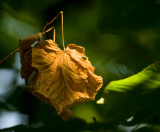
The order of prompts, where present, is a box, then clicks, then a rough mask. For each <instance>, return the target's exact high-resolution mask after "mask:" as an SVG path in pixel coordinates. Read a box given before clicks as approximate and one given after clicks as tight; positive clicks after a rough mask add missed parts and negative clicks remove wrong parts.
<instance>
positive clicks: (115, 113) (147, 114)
mask: <svg viewBox="0 0 160 132" xmlns="http://www.w3.org/2000/svg"><path fill="white" fill-rule="evenodd" d="M104 98H105V102H104V103H105V107H106V108H105V114H106V117H107V119H108V120H110V121H112V122H115V123H117V124H124V125H136V124H140V123H151V124H159V123H160V112H159V111H160V62H156V63H154V64H152V65H150V66H149V67H147V68H146V69H144V70H143V71H141V72H140V73H138V74H136V75H133V76H130V77H128V78H126V79H122V80H118V81H112V82H111V83H109V84H108V86H107V87H106V88H105V90H104Z"/></svg>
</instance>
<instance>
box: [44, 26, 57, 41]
mask: <svg viewBox="0 0 160 132" xmlns="http://www.w3.org/2000/svg"><path fill="white" fill-rule="evenodd" d="M52 29H53V41H54V42H55V37H56V31H55V27H53V26H52V27H51V28H49V29H48V30H46V31H44V32H42V34H45V33H48V32H49V31H51V30H52Z"/></svg>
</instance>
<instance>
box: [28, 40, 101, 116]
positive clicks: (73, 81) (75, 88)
mask: <svg viewBox="0 0 160 132" xmlns="http://www.w3.org/2000/svg"><path fill="white" fill-rule="evenodd" d="M32 67H34V68H36V70H37V74H36V76H35V77H34V80H32V81H31V84H30V87H29V89H31V90H30V91H32V93H33V94H34V95H36V96H37V97H39V98H40V99H41V100H43V101H45V102H47V103H49V104H51V105H52V106H54V108H55V109H56V111H57V112H58V114H61V113H65V111H69V108H70V107H71V106H73V105H75V104H78V103H82V102H85V101H89V100H94V98H95V96H96V94H97V91H98V90H99V89H100V88H101V87H102V84H103V79H102V77H101V76H97V75H95V74H94V69H95V68H94V67H93V66H92V65H91V63H90V61H89V59H88V57H86V56H85V49H84V48H83V47H80V46H77V45H75V44H69V45H68V46H67V48H66V49H65V50H61V49H60V48H59V47H58V45H57V44H56V43H55V42H53V40H45V41H44V42H39V43H38V44H37V45H35V46H34V47H33V48H32ZM64 115H65V114H64ZM63 117H64V118H68V117H65V116H63Z"/></svg>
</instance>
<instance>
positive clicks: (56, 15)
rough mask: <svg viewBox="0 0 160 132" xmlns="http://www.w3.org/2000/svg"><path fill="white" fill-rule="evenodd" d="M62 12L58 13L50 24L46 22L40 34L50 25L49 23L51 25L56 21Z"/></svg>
mask: <svg viewBox="0 0 160 132" xmlns="http://www.w3.org/2000/svg"><path fill="white" fill-rule="evenodd" d="M62 12H63V11H60V12H59V13H58V14H57V15H56V16H55V17H54V18H53V19H52V20H51V21H50V22H47V23H46V25H45V26H44V28H43V30H42V32H44V30H45V29H46V27H47V26H48V25H50V24H51V23H53V22H54V21H55V20H56V19H57V17H58V16H59V15H60V14H62Z"/></svg>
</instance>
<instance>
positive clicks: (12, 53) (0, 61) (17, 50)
mask: <svg viewBox="0 0 160 132" xmlns="http://www.w3.org/2000/svg"><path fill="white" fill-rule="evenodd" d="M19 51H20V49H19V48H18V49H16V50H14V51H13V52H11V53H10V54H9V55H8V56H6V57H5V58H3V59H2V60H0V64H1V63H3V62H4V61H6V60H8V58H9V57H11V56H12V55H14V54H15V53H16V52H19Z"/></svg>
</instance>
